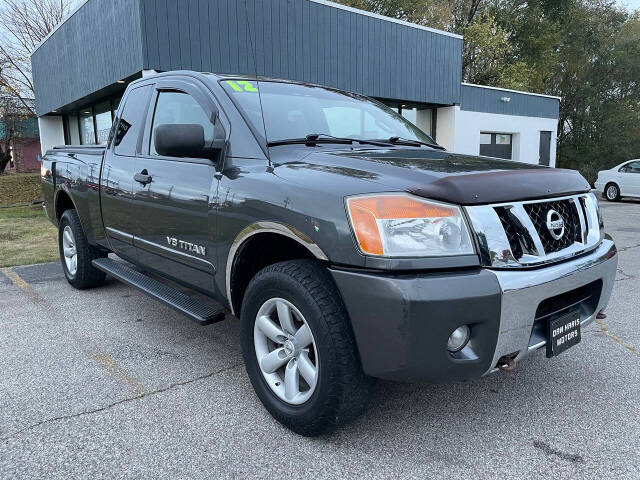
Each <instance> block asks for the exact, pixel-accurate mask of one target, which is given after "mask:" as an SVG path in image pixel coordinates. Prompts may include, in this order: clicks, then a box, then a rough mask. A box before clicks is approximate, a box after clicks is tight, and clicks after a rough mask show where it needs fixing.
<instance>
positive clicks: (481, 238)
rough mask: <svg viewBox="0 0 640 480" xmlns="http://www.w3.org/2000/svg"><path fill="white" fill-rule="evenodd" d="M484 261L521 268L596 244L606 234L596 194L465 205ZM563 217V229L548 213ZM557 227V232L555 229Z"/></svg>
mask: <svg viewBox="0 0 640 480" xmlns="http://www.w3.org/2000/svg"><path fill="white" fill-rule="evenodd" d="M466 211H467V213H468V215H469V218H470V220H471V224H472V227H473V230H474V233H475V235H476V238H477V240H478V246H479V250H480V252H479V253H480V259H481V262H482V264H483V265H487V266H494V267H500V268H519V267H532V266H538V265H543V264H547V263H551V262H555V261H559V260H562V259H565V258H570V257H573V256H575V255H579V254H581V253H582V252H585V251H588V250H590V249H593V248H595V247H596V246H597V245H598V244H599V243H600V241H601V240H602V238H603V232H602V231H601V229H600V222H599V216H598V206H597V200H596V198H595V195H593V194H592V193H586V194H580V195H571V196H567V197H560V198H554V199H550V200H546V199H545V200H529V201H522V202H511V203H503V204H497V205H478V206H472V207H466ZM553 211H555V212H556V213H557V214H558V216H559V217H560V218H561V219H562V221H563V225H564V230H563V231H562V232H561V234H560V235H559V238H555V236H558V234H559V233H560V232H559V230H558V229H557V228H556V229H553V230H550V229H549V226H548V225H547V218H548V216H550V218H551V219H555V220H557V219H558V218H557V217H556V216H555V215H554V214H551V215H550V212H553ZM552 232H553V234H552Z"/></svg>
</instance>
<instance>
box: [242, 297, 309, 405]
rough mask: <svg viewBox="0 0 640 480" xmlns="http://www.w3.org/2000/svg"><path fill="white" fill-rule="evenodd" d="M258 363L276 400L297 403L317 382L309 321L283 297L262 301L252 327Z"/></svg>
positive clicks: (303, 398) (301, 402) (304, 400)
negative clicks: (276, 397)
mask: <svg viewBox="0 0 640 480" xmlns="http://www.w3.org/2000/svg"><path fill="white" fill-rule="evenodd" d="M253 337H254V346H255V351H256V358H257V360H258V366H259V368H260V371H261V372H262V375H263V376H264V379H265V381H266V382H267V384H268V385H269V387H270V388H271V390H272V391H273V393H275V394H276V395H277V396H278V398H280V400H282V401H284V402H287V403H290V404H293V405H301V404H303V403H304V402H306V401H307V400H309V398H311V395H313V392H314V391H315V389H316V385H317V383H318V366H319V362H318V350H317V348H316V344H315V340H314V338H313V334H312V333H311V329H310V328H309V324H308V323H307V321H306V320H305V318H304V317H303V316H302V314H301V313H300V311H299V310H298V309H297V308H296V307H295V306H294V305H293V304H292V303H291V302H289V301H287V300H285V299H283V298H271V299H269V300H267V301H266V302H264V303H263V304H262V306H261V307H260V309H259V310H258V313H257V315H256V321H255V325H254V329H253Z"/></svg>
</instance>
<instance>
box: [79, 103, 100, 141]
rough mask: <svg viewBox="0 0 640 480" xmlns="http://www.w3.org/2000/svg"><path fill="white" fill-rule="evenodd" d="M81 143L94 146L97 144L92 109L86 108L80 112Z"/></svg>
mask: <svg viewBox="0 0 640 480" xmlns="http://www.w3.org/2000/svg"><path fill="white" fill-rule="evenodd" d="M80 141H81V143H82V145H94V144H95V143H96V132H95V129H94V127H93V113H92V112H91V108H85V109H82V110H81V111H80Z"/></svg>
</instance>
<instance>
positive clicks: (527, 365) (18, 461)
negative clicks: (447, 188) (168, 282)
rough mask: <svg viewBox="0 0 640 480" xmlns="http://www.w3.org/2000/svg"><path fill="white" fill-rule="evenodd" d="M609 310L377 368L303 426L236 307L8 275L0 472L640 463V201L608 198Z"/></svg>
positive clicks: (597, 469)
mask: <svg viewBox="0 0 640 480" xmlns="http://www.w3.org/2000/svg"><path fill="white" fill-rule="evenodd" d="M603 210H604V216H605V223H606V226H607V230H608V231H609V233H610V234H612V235H613V236H614V238H615V240H616V242H617V245H618V248H619V250H620V269H619V272H618V277H617V281H616V287H615V290H614V293H613V297H612V301H611V304H610V306H609V309H608V311H607V314H608V318H607V319H606V320H604V321H600V322H599V323H594V324H592V325H591V326H589V327H588V328H587V329H586V330H585V331H584V332H583V340H582V342H581V343H580V344H579V345H578V346H576V347H574V348H572V349H571V351H570V352H567V353H566V354H562V355H560V356H559V357H556V358H554V359H551V360H547V359H545V358H544V355H539V356H535V357H533V358H530V359H528V360H525V361H524V362H522V363H521V364H520V365H519V366H518V368H517V369H516V370H515V371H514V372H508V373H499V374H495V375H491V376H487V377H484V378H482V379H479V380H477V381H473V382H469V383H458V384H452V385H435V386H434V385H408V384H397V383H389V382H382V383H380V384H379V387H378V389H377V392H376V395H375V397H374V398H373V401H372V405H371V408H370V409H369V411H368V412H367V413H366V414H365V415H364V416H363V417H362V418H360V419H359V420H358V421H356V422H355V423H353V424H351V425H349V426H348V427H346V428H343V429H341V430H339V431H337V432H334V433H332V434H330V435H328V436H325V437H321V438H317V439H307V438H303V437H299V436H297V435H295V434H293V433H291V432H289V431H288V430H286V429H284V428H283V427H281V426H280V425H279V424H278V423H276V422H275V421H274V420H272V419H271V417H270V416H269V415H268V414H267V413H266V411H265V410H264V409H263V408H262V406H261V404H260V403H259V401H258V399H257V398H256V397H255V395H254V394H253V391H252V389H251V386H250V384H249V381H248V378H247V376H246V374H245V372H244V367H243V365H242V359H241V354H240V348H239V341H238V332H239V329H238V322H237V320H235V319H233V318H228V319H227V320H226V321H224V322H221V323H218V324H215V325H212V326H209V327H200V326H198V325H196V324H194V323H191V322H190V321H189V320H186V319H185V318H183V317H182V316H181V315H179V314H178V313H176V312H174V311H173V310H171V309H169V308H167V307H165V306H163V305H161V304H159V303H158V302H156V301H154V300H151V299H150V298H148V297H146V296H144V295H142V294H140V293H138V292H137V291H136V290H133V289H131V288H129V287H127V286H125V285H122V284H120V283H117V282H115V281H109V282H108V283H107V284H106V285H105V286H104V287H102V288H99V289H96V290H91V291H84V292H80V291H76V290H74V289H72V288H71V287H70V286H68V285H67V284H66V282H65V280H64V278H63V276H62V272H61V269H60V267H59V266H58V265H57V264H44V265H36V266H28V267H14V268H12V269H4V270H3V271H2V273H0V478H1V479H10V478H30V479H32V478H47V479H54V478H92V479H95V478H209V479H211V478H236V477H237V478H266V477H270V478H274V477H275V478H291V479H292V478H312V479H320V478H335V477H340V478H351V477H354V478H422V479H426V478H446V479H457V478H460V479H473V478H492V479H493V478H509V479H512V478H527V479H529V478H545V479H547V478H553V479H564V478H567V479H568V478H598V479H607V478H616V479H638V478H640V332H639V327H640V325H639V320H640V280H639V275H640V202H623V203H617V204H611V203H604V202H603Z"/></svg>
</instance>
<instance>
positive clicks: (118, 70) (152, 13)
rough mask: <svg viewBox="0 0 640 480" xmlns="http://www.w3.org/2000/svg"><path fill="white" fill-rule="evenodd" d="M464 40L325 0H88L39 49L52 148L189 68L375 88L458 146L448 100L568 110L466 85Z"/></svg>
mask: <svg viewBox="0 0 640 480" xmlns="http://www.w3.org/2000/svg"><path fill="white" fill-rule="evenodd" d="M462 42H463V39H462V37H460V36H459V35H454V34H450V33H447V32H442V31H439V30H434V29H430V28H427V27H423V26H419V25H414V24H410V23H407V22H402V21H398V20H395V19H390V18H386V17H381V16H378V15H374V14H371V13H368V12H363V11H360V10H355V9H352V8H348V7H344V6H343V5H339V4H334V3H331V2H326V1H323V0H86V1H85V2H84V3H82V4H81V5H80V6H79V7H78V8H77V9H76V10H75V11H74V12H73V13H72V14H71V15H70V16H69V17H68V18H67V19H66V20H65V21H63V22H62V23H61V24H60V25H58V27H57V28H56V29H55V30H54V31H53V32H52V33H51V34H50V35H49V36H48V37H47V38H46V39H45V40H44V41H43V42H42V43H41V44H40V46H39V47H38V48H37V49H36V50H35V51H34V52H33V54H32V56H31V62H32V67H33V79H34V85H35V93H36V106H37V113H38V115H39V116H40V128H41V137H43V150H44V149H46V148H48V147H51V146H52V145H54V144H56V143H63V142H64V143H102V142H103V141H105V140H106V138H107V134H108V129H109V127H110V124H111V119H112V116H113V111H114V110H115V109H116V108H117V105H118V102H119V99H120V97H121V95H122V92H123V91H124V89H125V88H126V85H127V83H128V82H130V81H131V80H133V79H136V78H139V77H140V76H142V75H146V74H152V73H153V72H156V71H167V70H178V69H189V70H197V71H210V72H216V73H242V74H252V75H253V74H257V75H261V76H268V77H277V78H288V79H294V80H301V81H307V82H312V83H317V84H321V85H327V86H331V87H337V88H341V89H344V90H349V91H354V92H358V93H363V94H365V95H369V96H372V97H376V98H378V99H380V100H382V101H384V102H385V103H387V104H388V105H390V106H393V107H395V108H397V109H398V111H400V112H401V113H403V114H404V115H405V116H407V117H408V118H409V119H410V120H411V121H413V122H414V123H416V124H417V125H418V126H419V127H420V128H422V129H423V130H425V131H427V132H428V133H431V134H432V135H434V136H435V137H439V138H440V139H442V142H443V144H445V146H449V147H451V146H453V145H449V144H448V143H447V141H448V140H447V138H448V137H450V136H451V135H450V133H451V132H449V131H448V129H449V128H452V127H451V125H449V124H448V122H447V120H446V119H447V118H448V116H449V113H450V112H449V110H447V109H451V108H456V107H457V108H462V109H463V110H465V109H467V110H468V109H476V110H477V111H479V112H485V111H486V112H490V113H494V114H502V115H510V116H525V117H539V118H549V119H556V120H557V104H558V101H557V99H550V98H547V97H540V96H533V95H530V94H522V95H519V96H518V95H516V93H513V94H512V96H513V97H514V101H513V103H509V104H508V105H504V102H502V103H503V104H501V102H500V100H499V99H496V98H494V97H496V95H497V96H498V97H500V96H501V95H500V94H499V93H497V94H496V93H495V92H494V91H489V90H486V91H485V90H484V89H480V88H471V87H470V86H464V85H461V69H462V58H461V57H462ZM467 106H468V108H467ZM442 109H444V110H442ZM500 109H502V111H499V110H500ZM493 110H496V111H495V112H494V111H493ZM474 111H475V110H474ZM440 112H441V114H440ZM440 117H442V118H440ZM441 120H442V121H441ZM545 128H548V127H545ZM506 133H507V134H511V135H513V134H515V133H516V132H511V133H510V132H506ZM454 143H455V142H454ZM470 153H471V152H470ZM475 153H478V152H475ZM525 160H527V159H525Z"/></svg>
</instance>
